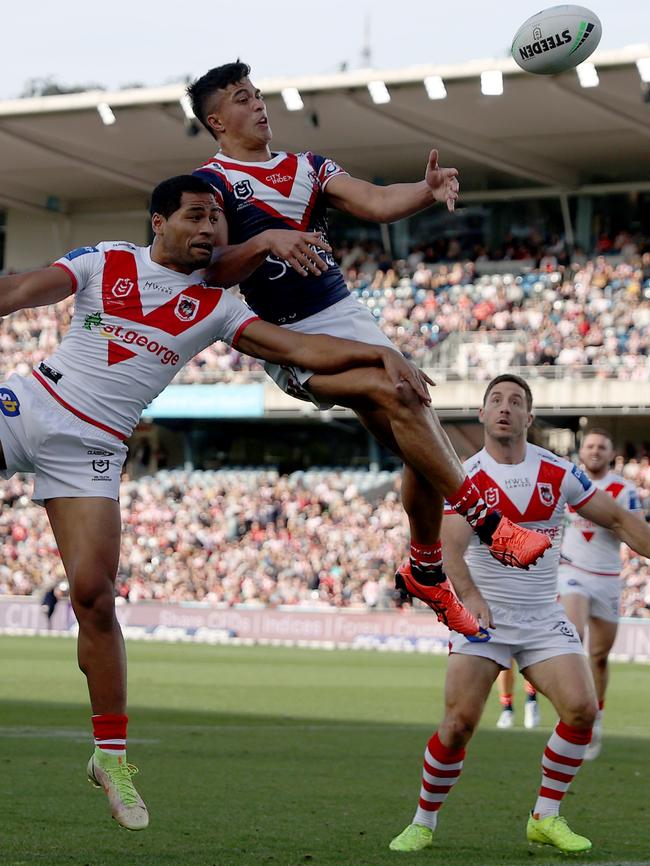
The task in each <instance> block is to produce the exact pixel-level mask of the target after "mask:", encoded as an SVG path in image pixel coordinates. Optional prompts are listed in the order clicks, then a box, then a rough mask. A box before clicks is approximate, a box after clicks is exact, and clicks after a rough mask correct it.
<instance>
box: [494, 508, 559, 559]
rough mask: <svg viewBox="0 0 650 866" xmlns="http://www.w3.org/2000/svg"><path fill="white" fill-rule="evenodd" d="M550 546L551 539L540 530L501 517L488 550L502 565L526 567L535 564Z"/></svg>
mask: <svg viewBox="0 0 650 866" xmlns="http://www.w3.org/2000/svg"><path fill="white" fill-rule="evenodd" d="M550 546H551V541H550V539H549V538H548V536H547V535H544V534H543V533H542V532H536V531H535V530H534V529H526V527H525V526H519V525H518V524H516V523H513V522H512V520H509V519H508V518H507V517H502V518H501V520H500V521H499V523H498V525H497V528H496V529H495V530H494V534H493V535H492V544H490V545H489V547H488V550H489V551H490V553H491V554H492V556H493V557H494V558H495V559H496V560H497V561H498V562H500V563H501V564H502V565H510V566H512V567H513V568H524V569H528V568H529V567H530V566H531V565H535V563H536V562H537V560H538V559H540V558H541V557H542V556H543V555H544V553H545V552H546V551H547V550H548V549H549V547H550Z"/></svg>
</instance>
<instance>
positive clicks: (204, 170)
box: [192, 163, 226, 210]
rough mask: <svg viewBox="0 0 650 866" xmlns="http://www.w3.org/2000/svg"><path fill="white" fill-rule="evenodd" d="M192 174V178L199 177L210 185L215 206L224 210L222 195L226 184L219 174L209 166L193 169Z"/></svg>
mask: <svg viewBox="0 0 650 866" xmlns="http://www.w3.org/2000/svg"><path fill="white" fill-rule="evenodd" d="M192 174H193V175H194V177H200V178H201V180H205V181H207V183H209V184H210V186H211V187H212V189H213V190H214V197H215V199H216V200H217V205H218V206H219V207H220V208H221V210H223V209H224V195H225V192H226V182H225V181H224V179H223V177H222V176H221V174H220V173H219V172H218V171H217V170H216V169H214V168H211V167H210V164H209V163H207V164H206V165H202V166H201V167H200V168H197V169H195V170H194V171H193V172H192Z"/></svg>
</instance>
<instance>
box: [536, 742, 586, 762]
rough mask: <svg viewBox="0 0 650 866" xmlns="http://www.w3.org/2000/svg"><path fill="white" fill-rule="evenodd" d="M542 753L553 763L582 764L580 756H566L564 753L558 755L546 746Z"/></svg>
mask: <svg viewBox="0 0 650 866" xmlns="http://www.w3.org/2000/svg"><path fill="white" fill-rule="evenodd" d="M544 755H545V756H546V757H547V758H548V759H549V761H553V763H555V764H566V766H567V767H580V766H581V764H582V758H568V757H567V756H566V755H558V753H557V752H554V751H553V749H549V747H548V746H547V747H546V748H545V749H544Z"/></svg>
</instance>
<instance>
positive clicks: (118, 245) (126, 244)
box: [97, 241, 145, 253]
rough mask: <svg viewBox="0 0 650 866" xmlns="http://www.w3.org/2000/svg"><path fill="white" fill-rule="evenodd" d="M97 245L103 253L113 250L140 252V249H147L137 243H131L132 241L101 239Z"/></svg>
mask: <svg viewBox="0 0 650 866" xmlns="http://www.w3.org/2000/svg"><path fill="white" fill-rule="evenodd" d="M97 247H98V249H99V252H101V253H110V252H112V251H113V250H124V251H125V252H127V253H138V252H140V250H143V249H145V247H139V246H138V245H137V244H133V243H131V241H100V242H99V243H98V244H97Z"/></svg>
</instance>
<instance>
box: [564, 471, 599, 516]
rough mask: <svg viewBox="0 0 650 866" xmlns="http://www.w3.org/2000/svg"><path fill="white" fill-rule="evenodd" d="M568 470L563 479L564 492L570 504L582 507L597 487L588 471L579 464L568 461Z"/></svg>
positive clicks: (574, 506)
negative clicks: (583, 469)
mask: <svg viewBox="0 0 650 866" xmlns="http://www.w3.org/2000/svg"><path fill="white" fill-rule="evenodd" d="M566 468H567V472H566V474H565V476H564V480H563V481H562V493H563V495H564V498H565V500H566V502H567V504H568V505H571V506H572V507H573V508H580V506H581V505H585V504H586V503H587V502H589V500H590V499H591V497H592V496H593V495H594V493H595V492H596V490H597V488H596V487H595V486H594V485H593V484H592V482H591V479H590V478H589V476H588V475H587V473H586V472H583V471H582V469H580V467H579V466H576V465H575V464H574V463H569V461H568V460H567V461H566Z"/></svg>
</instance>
